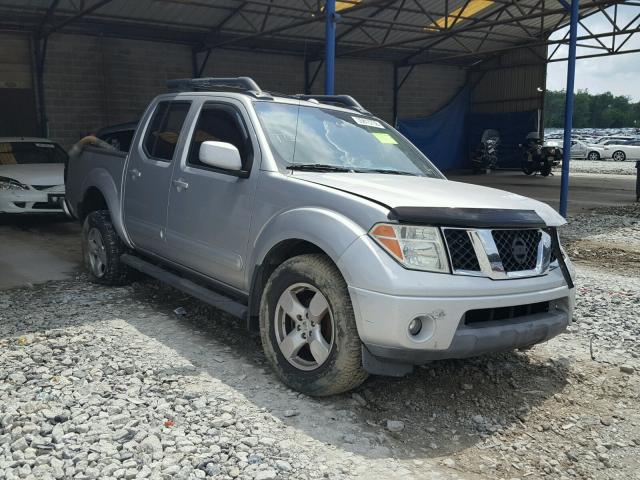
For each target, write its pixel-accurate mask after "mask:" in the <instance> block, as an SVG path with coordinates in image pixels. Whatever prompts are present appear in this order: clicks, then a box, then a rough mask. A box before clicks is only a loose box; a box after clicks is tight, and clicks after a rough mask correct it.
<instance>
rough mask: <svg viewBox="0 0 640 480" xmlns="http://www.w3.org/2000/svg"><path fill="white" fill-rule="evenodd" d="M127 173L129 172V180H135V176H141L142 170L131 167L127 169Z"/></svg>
mask: <svg viewBox="0 0 640 480" xmlns="http://www.w3.org/2000/svg"><path fill="white" fill-rule="evenodd" d="M129 173H130V174H131V180H135V179H136V178H140V177H141V176H142V172H141V171H140V170H138V169H137V168H132V169H131V170H129Z"/></svg>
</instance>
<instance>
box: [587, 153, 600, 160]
mask: <svg viewBox="0 0 640 480" xmlns="http://www.w3.org/2000/svg"><path fill="white" fill-rule="evenodd" d="M587 159H588V160H592V161H596V160H600V154H599V153H598V152H589V155H587Z"/></svg>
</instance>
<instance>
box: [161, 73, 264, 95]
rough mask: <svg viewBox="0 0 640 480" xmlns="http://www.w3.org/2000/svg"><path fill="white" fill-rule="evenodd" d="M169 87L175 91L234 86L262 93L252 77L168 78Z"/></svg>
mask: <svg viewBox="0 0 640 480" xmlns="http://www.w3.org/2000/svg"><path fill="white" fill-rule="evenodd" d="M167 88H169V90H171V91H173V92H194V91H207V90H212V89H216V88H234V89H238V90H242V91H246V92H252V93H255V94H260V93H262V90H261V89H260V87H259V86H258V84H257V83H256V82H255V81H254V80H253V78H250V77H205V78H178V79H176V80H167Z"/></svg>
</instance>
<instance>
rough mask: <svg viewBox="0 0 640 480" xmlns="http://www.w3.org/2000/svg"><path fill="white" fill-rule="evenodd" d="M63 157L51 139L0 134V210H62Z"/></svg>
mask: <svg viewBox="0 0 640 480" xmlns="http://www.w3.org/2000/svg"><path fill="white" fill-rule="evenodd" d="M67 159H68V156H67V153H66V152H65V151H64V149H63V148H62V147H61V146H60V145H58V144H57V143H54V142H52V141H51V140H47V139H44V138H28V137H16V138H13V137H0V213H62V212H63V211H64V207H63V204H64V191H65V189H64V169H65V165H66V163H67Z"/></svg>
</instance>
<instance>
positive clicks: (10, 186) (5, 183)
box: [0, 177, 29, 190]
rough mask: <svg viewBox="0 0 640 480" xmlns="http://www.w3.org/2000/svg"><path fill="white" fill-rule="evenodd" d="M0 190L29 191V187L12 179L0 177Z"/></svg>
mask: <svg viewBox="0 0 640 480" xmlns="http://www.w3.org/2000/svg"><path fill="white" fill-rule="evenodd" d="M0 190H29V187H27V186H26V185H23V184H22V183H20V182H19V181H17V180H14V179H13V178H9V177H0Z"/></svg>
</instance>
